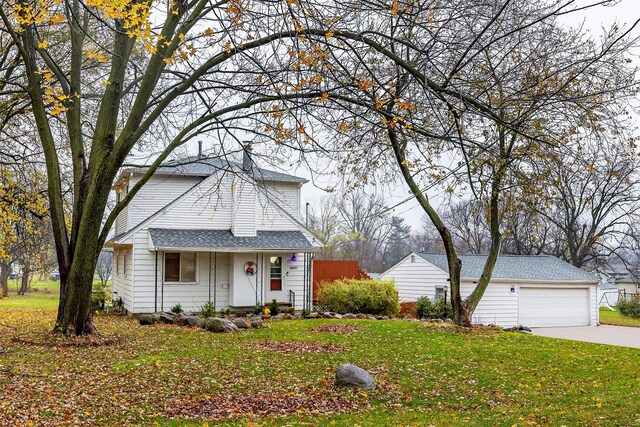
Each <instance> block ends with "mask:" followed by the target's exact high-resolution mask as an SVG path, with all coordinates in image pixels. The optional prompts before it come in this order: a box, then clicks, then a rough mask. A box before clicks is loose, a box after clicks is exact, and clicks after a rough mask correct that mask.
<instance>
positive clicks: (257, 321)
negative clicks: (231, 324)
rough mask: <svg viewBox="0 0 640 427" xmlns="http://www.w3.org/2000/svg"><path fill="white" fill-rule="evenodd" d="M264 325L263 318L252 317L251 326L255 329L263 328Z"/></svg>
mask: <svg viewBox="0 0 640 427" xmlns="http://www.w3.org/2000/svg"><path fill="white" fill-rule="evenodd" d="M263 326H264V325H263V324H262V320H261V319H259V318H256V319H251V327H252V328H254V329H259V328H262V327H263Z"/></svg>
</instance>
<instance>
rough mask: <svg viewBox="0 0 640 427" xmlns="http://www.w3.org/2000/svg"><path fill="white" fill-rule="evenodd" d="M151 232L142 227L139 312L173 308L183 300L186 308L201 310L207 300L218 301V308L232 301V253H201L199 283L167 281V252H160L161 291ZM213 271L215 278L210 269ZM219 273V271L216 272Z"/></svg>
mask: <svg viewBox="0 0 640 427" xmlns="http://www.w3.org/2000/svg"><path fill="white" fill-rule="evenodd" d="M148 239H149V237H148V232H147V231H146V230H141V231H138V232H137V233H136V234H135V242H136V251H135V253H136V271H135V309H134V312H135V313H151V312H153V311H154V310H155V308H156V304H157V309H158V310H165V311H168V310H171V308H172V307H173V306H174V305H176V304H180V305H181V306H182V309H183V310H187V311H198V310H200V308H201V307H202V305H203V304H204V303H205V302H207V301H209V300H210V301H212V302H215V304H216V309H217V310H220V309H223V308H227V307H228V305H229V288H230V273H229V254H226V253H217V254H216V253H211V254H209V253H204V252H201V253H198V256H197V259H198V261H197V263H198V265H197V268H198V273H197V277H196V282H197V283H196V284H172V283H163V279H164V278H163V265H162V264H163V260H164V254H163V252H158V271H157V281H158V282H157V295H156V271H155V265H156V253H155V252H154V251H150V250H148ZM210 271H211V278H210V276H209V272H210ZM214 273H215V275H214Z"/></svg>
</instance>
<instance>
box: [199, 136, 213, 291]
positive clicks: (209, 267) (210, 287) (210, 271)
mask: <svg viewBox="0 0 640 427" xmlns="http://www.w3.org/2000/svg"><path fill="white" fill-rule="evenodd" d="M201 145H202V143H201ZM208 277H209V299H208V300H209V302H211V252H209V276H208Z"/></svg>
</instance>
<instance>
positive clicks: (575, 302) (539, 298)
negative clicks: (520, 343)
mask: <svg viewBox="0 0 640 427" xmlns="http://www.w3.org/2000/svg"><path fill="white" fill-rule="evenodd" d="M518 310H519V311H518V314H519V315H518V323H519V324H521V325H524V326H529V327H554V326H586V325H589V324H590V323H591V322H590V316H589V289H588V288H536V287H528V288H527V287H521V288H520V299H519V303H518Z"/></svg>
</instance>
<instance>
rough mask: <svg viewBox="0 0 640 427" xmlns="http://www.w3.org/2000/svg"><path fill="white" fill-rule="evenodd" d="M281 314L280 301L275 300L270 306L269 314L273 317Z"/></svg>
mask: <svg viewBox="0 0 640 427" xmlns="http://www.w3.org/2000/svg"><path fill="white" fill-rule="evenodd" d="M279 313H280V305H279V304H278V300H276V299H274V300H273V301H271V304H269V314H270V315H272V316H277V315H278V314H279Z"/></svg>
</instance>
